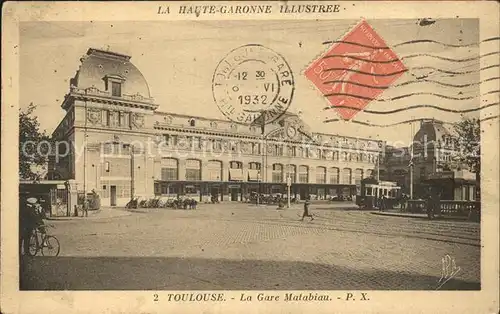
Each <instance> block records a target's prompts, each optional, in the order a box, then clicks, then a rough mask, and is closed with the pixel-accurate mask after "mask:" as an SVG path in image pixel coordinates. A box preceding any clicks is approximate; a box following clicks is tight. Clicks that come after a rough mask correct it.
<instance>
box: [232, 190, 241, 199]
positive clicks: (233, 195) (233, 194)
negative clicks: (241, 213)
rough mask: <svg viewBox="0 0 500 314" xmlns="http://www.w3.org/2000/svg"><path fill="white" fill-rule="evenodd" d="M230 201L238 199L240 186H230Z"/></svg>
mask: <svg viewBox="0 0 500 314" xmlns="http://www.w3.org/2000/svg"><path fill="white" fill-rule="evenodd" d="M230 191H231V201H238V194H239V193H240V188H231V189H230Z"/></svg>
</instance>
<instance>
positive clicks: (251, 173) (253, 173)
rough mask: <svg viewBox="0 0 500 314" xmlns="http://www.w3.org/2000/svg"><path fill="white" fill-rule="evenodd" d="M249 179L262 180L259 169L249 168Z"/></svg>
mask: <svg viewBox="0 0 500 314" xmlns="http://www.w3.org/2000/svg"><path fill="white" fill-rule="evenodd" d="M248 181H260V180H259V170H257V169H248Z"/></svg>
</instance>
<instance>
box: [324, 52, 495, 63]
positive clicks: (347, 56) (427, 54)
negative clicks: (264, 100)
mask: <svg viewBox="0 0 500 314" xmlns="http://www.w3.org/2000/svg"><path fill="white" fill-rule="evenodd" d="M495 54H500V51H495V52H489V53H485V54H484V55H480V56H476V57H469V58H464V59H453V58H447V57H441V56H436V55H433V54H429V53H419V54H412V55H408V56H403V57H401V58H400V59H398V58H396V59H391V60H369V59H364V58H360V57H355V56H350V55H342V54H333V55H326V56H324V57H323V58H322V59H330V58H348V59H353V60H358V61H364V62H367V63H377V64H389V63H394V62H398V61H403V60H406V59H412V58H417V57H432V58H435V59H439V60H444V61H450V62H469V61H476V60H479V59H481V58H484V57H488V56H492V55H495Z"/></svg>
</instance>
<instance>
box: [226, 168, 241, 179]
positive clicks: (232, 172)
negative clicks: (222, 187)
mask: <svg viewBox="0 0 500 314" xmlns="http://www.w3.org/2000/svg"><path fill="white" fill-rule="evenodd" d="M229 180H230V181H243V169H229Z"/></svg>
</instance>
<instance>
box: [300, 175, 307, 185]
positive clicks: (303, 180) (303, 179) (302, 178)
mask: <svg viewBox="0 0 500 314" xmlns="http://www.w3.org/2000/svg"><path fill="white" fill-rule="evenodd" d="M307 177H308V176H307V173H299V182H300V183H307V181H308V180H307V179H308V178H307Z"/></svg>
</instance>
